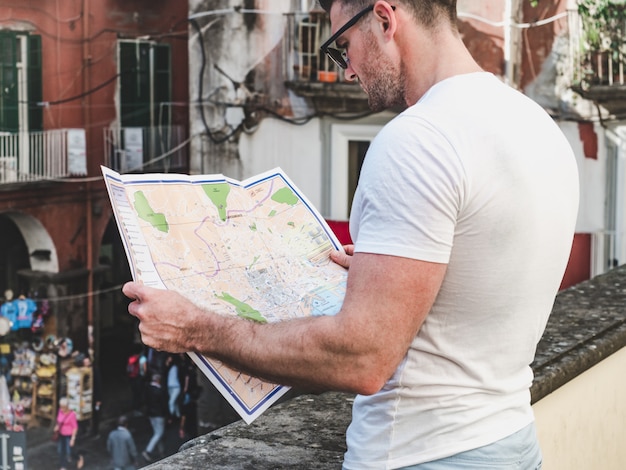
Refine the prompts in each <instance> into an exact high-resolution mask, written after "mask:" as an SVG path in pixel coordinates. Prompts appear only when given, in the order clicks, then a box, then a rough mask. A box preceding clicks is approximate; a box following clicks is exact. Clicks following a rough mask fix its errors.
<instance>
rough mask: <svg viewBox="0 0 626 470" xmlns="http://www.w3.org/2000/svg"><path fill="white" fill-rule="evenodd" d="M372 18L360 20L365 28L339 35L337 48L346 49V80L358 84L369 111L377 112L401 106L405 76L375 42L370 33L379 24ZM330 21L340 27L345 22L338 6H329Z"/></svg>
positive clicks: (352, 29) (403, 98)
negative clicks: (331, 7) (364, 96)
mask: <svg viewBox="0 0 626 470" xmlns="http://www.w3.org/2000/svg"><path fill="white" fill-rule="evenodd" d="M372 15H373V14H372V13H369V15H367V16H366V17H364V18H363V19H362V20H361V21H363V22H369V23H368V24H363V25H361V27H358V26H357V27H352V28H350V29H349V30H348V31H346V32H345V33H344V34H343V35H341V36H340V37H339V38H338V40H337V45H338V46H339V47H345V49H346V56H347V59H348V60H347V63H348V68H347V69H346V70H345V74H346V79H347V80H358V81H359V85H360V86H361V88H362V89H363V90H364V91H365V93H366V94H367V95H368V102H369V106H370V108H371V109H372V110H373V111H375V112H378V111H383V110H385V109H388V108H391V107H394V106H404V105H405V94H404V90H405V85H404V79H405V76H404V73H403V72H402V66H401V65H398V64H397V63H394V62H393V61H392V60H391V58H390V57H389V56H387V55H386V54H385V52H384V50H383V49H382V48H381V46H380V43H379V42H378V41H379V40H380V38H379V37H377V35H376V34H375V33H374V31H373V30H372V28H376V27H379V23H378V22H377V21H376V20H375V19H374V18H373V17H372ZM331 20H332V21H333V22H335V23H336V24H340V25H341V24H344V23H345V22H346V17H345V15H344V14H343V12H342V11H341V8H340V7H339V2H336V3H335V5H334V6H333V10H332V11H331Z"/></svg>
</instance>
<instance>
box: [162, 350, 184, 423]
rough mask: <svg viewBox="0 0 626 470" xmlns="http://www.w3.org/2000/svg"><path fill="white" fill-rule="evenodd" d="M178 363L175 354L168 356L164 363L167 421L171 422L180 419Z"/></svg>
mask: <svg viewBox="0 0 626 470" xmlns="http://www.w3.org/2000/svg"><path fill="white" fill-rule="evenodd" d="M179 364H180V361H179V359H178V355H177V354H170V355H168V356H167V359H166V361H165V368H166V374H167V375H166V376H167V395H168V409H169V418H168V421H169V422H172V421H175V420H177V419H178V418H180V406H179V404H178V399H179V397H180V391H181V385H180V366H179Z"/></svg>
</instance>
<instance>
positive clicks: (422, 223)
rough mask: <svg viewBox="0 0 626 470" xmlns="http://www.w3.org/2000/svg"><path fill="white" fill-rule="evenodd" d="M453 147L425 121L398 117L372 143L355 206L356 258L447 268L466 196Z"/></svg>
mask: <svg viewBox="0 0 626 470" xmlns="http://www.w3.org/2000/svg"><path fill="white" fill-rule="evenodd" d="M464 181H465V179H464V172H463V167H462V165H461V163H460V161H459V158H458V155H457V152H456V151H455V149H454V148H453V146H452V145H451V144H450V142H449V141H448V140H447V139H446V138H445V136H443V135H442V134H441V133H439V132H438V131H437V129H435V128H433V127H432V126H430V125H429V124H427V123H425V122H424V121H423V120H421V119H420V118H419V117H415V116H413V117H398V118H396V120H394V121H393V122H392V123H391V124H390V125H388V126H387V127H385V128H384V129H383V130H382V131H381V132H380V134H379V135H378V136H377V137H376V138H375V139H374V141H373V142H372V144H371V146H370V149H369V150H368V153H367V155H366V158H365V161H364V164H363V168H362V170H361V176H360V179H359V184H358V187H357V191H356V194H355V198H354V201H353V205H352V213H351V217H350V224H351V225H350V229H351V235H352V237H353V240H355V251H356V252H367V253H376V254H385V255H393V256H402V257H406V258H413V259H419V260H422V261H429V262H436V263H447V262H448V261H449V259H450V253H451V250H452V246H453V241H454V233H455V227H456V221H457V218H458V214H459V211H460V207H461V205H462V199H463V193H464V184H465V183H464Z"/></svg>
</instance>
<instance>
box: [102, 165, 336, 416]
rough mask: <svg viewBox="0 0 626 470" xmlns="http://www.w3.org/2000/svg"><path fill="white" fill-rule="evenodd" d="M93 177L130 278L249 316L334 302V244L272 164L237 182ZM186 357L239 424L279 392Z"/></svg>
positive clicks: (308, 311) (267, 317)
mask: <svg viewBox="0 0 626 470" xmlns="http://www.w3.org/2000/svg"><path fill="white" fill-rule="evenodd" d="M102 173H103V175H104V180H105V183H106V187H107V190H108V193H109V197H110V199H111V204H112V207H113V212H114V215H115V219H116V221H117V226H118V229H119V232H120V236H121V239H122V243H123V245H124V249H125V250H126V256H127V257H128V263H129V265H130V268H131V273H132V275H133V279H134V280H136V281H141V282H143V283H144V284H146V285H148V286H151V287H156V288H162V289H170V290H175V291H178V292H180V293H181V294H182V295H184V296H185V297H187V298H189V299H190V300H191V301H193V302H194V303H196V304H197V305H200V306H202V307H203V308H205V309H206V310H210V311H215V312H218V313H221V314H227V315H237V316H240V317H242V318H245V319H247V320H250V321H257V322H277V321H284V320H288V319H293V318H298V317H305V316H311V315H334V314H335V313H337V312H338V311H339V309H340V308H341V304H342V302H343V298H344V295H345V290H346V279H347V271H346V270H345V269H344V268H342V267H340V266H338V265H337V264H335V263H333V262H332V261H331V260H330V259H329V256H328V255H329V253H330V252H331V251H332V250H336V249H341V245H340V243H339V241H338V240H337V238H336V237H335V235H334V234H333V232H332V231H331V230H330V228H329V227H328V225H327V224H326V222H325V221H324V219H323V218H322V217H321V215H320V214H319V213H318V212H317V210H316V209H315V208H314V207H313V206H312V205H311V203H310V202H309V201H308V200H307V199H306V198H305V197H304V195H302V193H301V192H300V191H299V190H298V189H297V188H296V186H295V185H294V184H293V182H291V180H290V179H289V178H288V177H287V175H285V173H284V172H283V171H282V170H281V169H280V168H276V169H274V170H271V171H268V172H266V173H263V174H261V175H258V176H255V177H253V178H249V179H247V180H245V181H241V182H240V181H235V180H233V179H230V178H227V177H225V176H223V175H201V176H200V175H194V176H190V175H181V174H124V175H120V174H119V173H116V172H115V171H112V170H110V169H108V168H106V167H102ZM189 355H190V357H191V358H192V359H193V360H194V362H195V363H196V364H197V365H198V367H200V369H201V370H202V371H203V372H204V373H205V375H206V376H207V377H208V378H209V379H210V380H211V382H212V383H213V384H214V385H215V386H216V387H217V389H218V390H219V391H220V392H221V393H222V395H223V396H224V397H225V398H226V400H228V402H229V403H230V404H231V405H232V406H233V407H234V408H235V409H236V410H237V412H238V413H239V415H240V416H241V417H242V418H243V420H244V421H245V422H246V423H251V422H252V421H253V420H254V419H256V418H257V417H258V416H259V415H260V414H262V413H263V412H264V411H265V410H266V409H267V408H269V407H270V406H271V405H272V404H273V403H274V402H276V400H278V399H279V398H280V397H281V396H282V395H284V394H285V392H287V390H288V387H285V386H282V385H280V384H272V383H267V382H264V381H262V380H259V379H257V378H254V377H250V376H248V375H245V374H242V373H240V372H237V371H235V370H232V369H230V368H228V367H226V366H225V365H223V364H222V363H220V362H219V361H217V360H214V359H211V358H209V357H205V356H203V355H200V354H196V353H190V354H189Z"/></svg>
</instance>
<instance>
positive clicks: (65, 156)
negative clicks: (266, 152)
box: [0, 0, 189, 370]
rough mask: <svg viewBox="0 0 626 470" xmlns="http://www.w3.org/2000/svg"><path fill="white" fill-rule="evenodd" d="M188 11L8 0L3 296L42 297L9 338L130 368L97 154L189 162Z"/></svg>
mask: <svg viewBox="0 0 626 470" xmlns="http://www.w3.org/2000/svg"><path fill="white" fill-rule="evenodd" d="M187 14H188V5H187V2H183V1H176V2H167V1H162V0H156V1H152V2H145V1H139V0H137V1H130V2H128V1H120V0H104V1H98V2H93V1H89V0H70V1H53V2H50V1H39V0H23V1H17V0H15V1H14V0H9V1H6V2H2V4H1V5H0V240H1V241H2V243H0V266H1V268H0V291H1V292H0V294H4V296H3V298H2V302H0V303H2V304H3V305H4V304H7V305H8V304H9V303H10V301H11V300H12V298H13V299H17V298H18V297H19V296H24V297H26V298H31V299H33V300H34V301H35V302H36V303H37V304H38V305H39V307H40V308H39V311H40V312H41V311H42V309H41V305H42V302H45V305H46V309H45V315H43V318H41V319H40V320H42V322H41V323H38V324H37V325H36V326H35V325H33V326H32V328H26V327H25V328H23V329H20V330H19V331H17V332H14V333H15V334H14V335H13V336H11V335H8V336H6V337H5V338H3V341H10V340H16V339H19V340H25V341H26V342H27V343H28V342H29V341H31V340H32V341H34V342H40V341H41V340H42V339H43V340H44V341H45V342H46V345H48V344H53V343H55V342H58V341H59V340H61V339H63V338H69V339H70V340H71V344H72V349H73V350H74V351H81V352H84V353H87V352H88V351H90V350H91V352H93V353H95V354H96V358H97V360H99V362H100V363H101V365H102V366H103V369H104V368H106V366H107V364H111V367H118V368H120V369H122V370H123V369H124V365H125V363H124V362H123V361H124V360H125V358H124V357H122V356H124V355H126V354H127V352H128V351H129V349H130V344H131V343H132V341H133V329H134V328H133V326H134V325H133V324H132V322H131V320H130V319H129V318H128V317H129V316H128V314H127V313H126V312H125V310H126V309H125V304H124V299H123V296H122V295H121V292H120V287H121V283H123V282H124V281H126V280H129V279H130V273H129V271H128V265H127V264H126V260H125V256H124V253H123V252H122V249H121V245H120V242H119V236H118V235H117V229H116V227H115V223H114V221H113V220H112V212H111V209H110V204H109V201H108V196H107V194H106V190H105V187H104V184H103V182H102V177H101V171H100V166H101V165H106V166H109V167H112V168H114V169H116V170H120V171H124V172H126V171H174V170H175V171H187V170H188V165H187V162H188V156H187V153H186V152H187V150H186V147H185V141H186V140H187V136H188V122H189V117H188V106H189V97H188V91H187V86H188V75H187V70H188V58H187V52H188V42H187V40H188V34H187V31H188V28H187V26H188V25H187ZM0 296H1V295H0ZM35 316H37V313H36V314H35ZM135 330H136V329H135ZM15 335H17V336H15ZM101 351H102V355H103V356H105V357H104V358H99V357H98V355H99V354H100V352H101ZM109 351H110V352H111V354H113V355H114V356H108V357H106V354H109ZM117 356H120V357H119V358H118V357H117Z"/></svg>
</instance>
